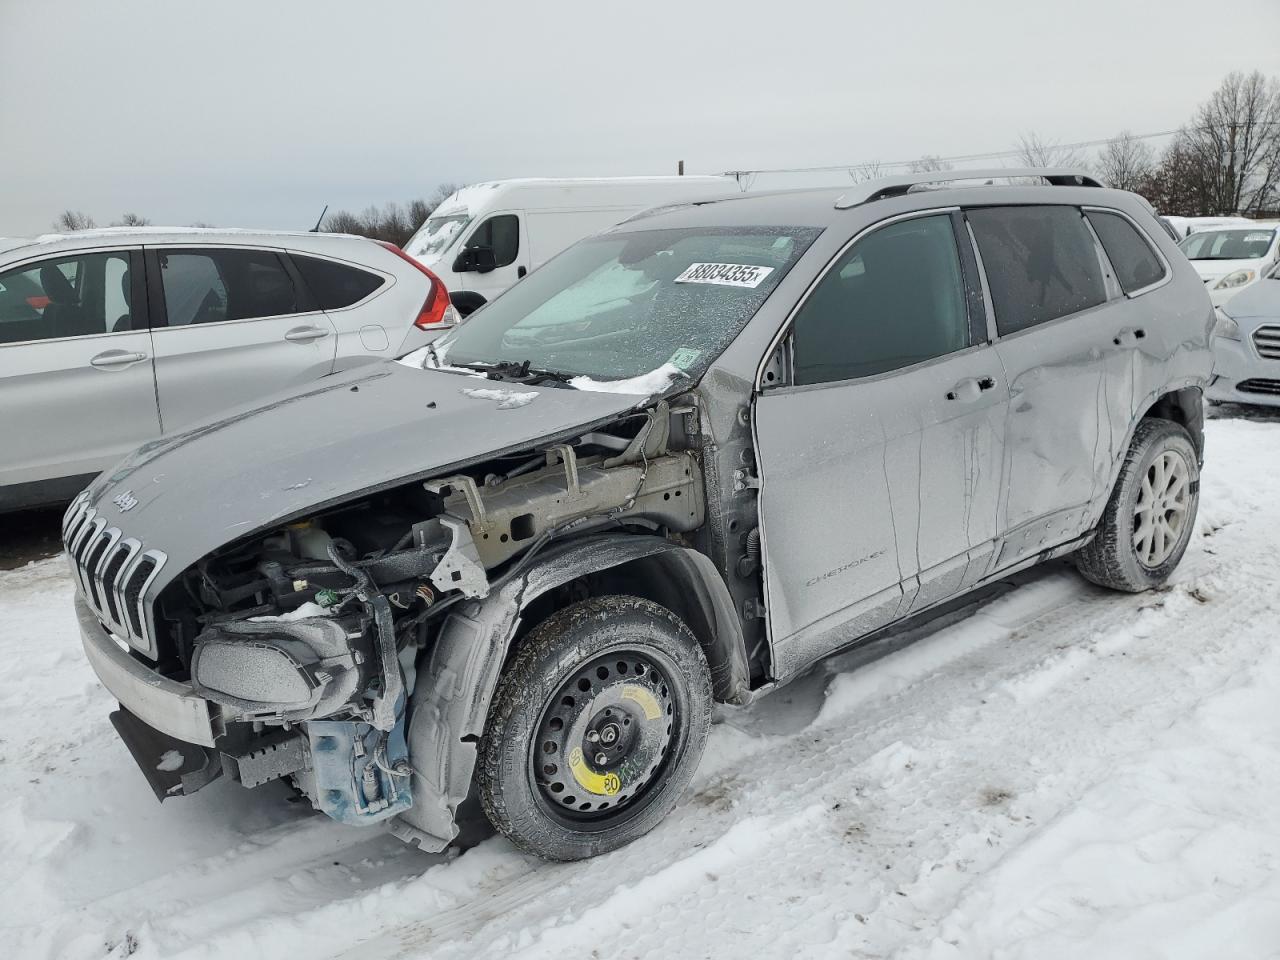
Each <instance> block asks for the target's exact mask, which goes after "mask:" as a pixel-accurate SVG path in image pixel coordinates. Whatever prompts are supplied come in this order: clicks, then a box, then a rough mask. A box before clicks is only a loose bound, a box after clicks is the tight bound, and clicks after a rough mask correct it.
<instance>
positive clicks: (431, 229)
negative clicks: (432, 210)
mask: <svg viewBox="0 0 1280 960" xmlns="http://www.w3.org/2000/svg"><path fill="white" fill-rule="evenodd" d="M470 222H471V218H470V217H469V216H467V215H466V214H465V213H459V214H456V215H454V216H451V217H428V218H427V219H426V221H425V222H424V223H423V224H422V226H420V227H419V228H418V232H417V233H415V234H414V235H413V236H412V237H410V238H409V242H408V243H406V244H405V245H404V252H405V253H407V254H409V256H411V257H414V258H416V259H418V260H423V259H426V258H431V259H434V258H436V257H438V256H440V255H441V254H442V253H444V252H445V251H446V250H448V249H449V247H450V246H452V244H453V241H455V240H457V239H458V237H459V235H460V234H461V233H462V229H463V227H465V226H466V225H467V224H468V223H470Z"/></svg>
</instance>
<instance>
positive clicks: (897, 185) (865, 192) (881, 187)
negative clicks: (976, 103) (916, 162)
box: [836, 167, 1102, 210]
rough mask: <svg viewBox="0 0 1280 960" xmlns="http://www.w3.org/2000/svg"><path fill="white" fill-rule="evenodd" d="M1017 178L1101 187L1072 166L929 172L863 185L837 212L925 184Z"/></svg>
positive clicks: (843, 200) (847, 195)
mask: <svg viewBox="0 0 1280 960" xmlns="http://www.w3.org/2000/svg"><path fill="white" fill-rule="evenodd" d="M1013 177H1018V178H1022V177H1035V178H1037V179H1040V180H1044V181H1045V182H1047V183H1051V184H1053V185H1054V186H1055V187H1101V186H1102V184H1101V183H1099V182H1098V181H1097V180H1096V179H1095V178H1094V177H1093V175H1092V174H1090V173H1089V172H1088V171H1087V170H1080V169H1075V168H1072V167H989V168H987V169H984V170H928V171H923V172H921V173H907V174H902V175H901V176H897V177H880V178H879V179H876V180H868V181H867V182H866V183H860V184H858V185H857V186H856V187H854V188H853V189H852V190H848V191H846V192H845V193H843V194H841V195H840V198H839V199H838V200H836V209H837V210H848V209H849V208H850V207H856V206H858V205H859V204H863V203H870V202H871V201H872V200H883V199H885V198H886V197H900V196H902V195H903V194H905V193H908V192H909V191H910V190H911V188H912V187H915V186H919V185H920V184H922V183H950V182H951V181H953V180H1008V179H1011V178H1013Z"/></svg>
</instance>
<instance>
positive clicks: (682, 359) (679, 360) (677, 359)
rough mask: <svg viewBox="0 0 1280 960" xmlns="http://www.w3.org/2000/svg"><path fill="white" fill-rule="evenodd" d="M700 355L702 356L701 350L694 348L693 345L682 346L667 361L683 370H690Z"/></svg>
mask: <svg viewBox="0 0 1280 960" xmlns="http://www.w3.org/2000/svg"><path fill="white" fill-rule="evenodd" d="M700 356H702V351H701V350H694V349H693V348H692V347H681V348H680V349H679V350H677V351H676V352H675V353H673V354H672V355H671V359H670V360H669V361H667V362H668V363H670V364H671V365H672V366H676V367H679V368H680V369H681V370H688V369H689V368H690V367H692V366H693V365H694V363H695V362H696V361H697V359H698V357H700Z"/></svg>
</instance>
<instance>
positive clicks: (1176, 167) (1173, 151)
mask: <svg viewBox="0 0 1280 960" xmlns="http://www.w3.org/2000/svg"><path fill="white" fill-rule="evenodd" d="M1208 182H1209V181H1208V177H1207V176H1206V172H1205V168H1204V165H1203V164H1202V163H1201V162H1200V160H1199V158H1198V157H1196V156H1195V154H1194V153H1193V152H1192V150H1191V149H1190V148H1189V147H1188V145H1187V142H1186V139H1185V137H1182V136H1179V137H1176V138H1175V139H1174V140H1173V141H1172V142H1171V143H1170V144H1169V145H1168V146H1167V147H1166V148H1165V151H1164V153H1163V154H1161V156H1160V162H1159V163H1158V164H1156V165H1155V166H1154V167H1153V168H1152V169H1151V172H1150V173H1148V174H1147V176H1146V177H1144V178H1142V180H1140V181H1139V183H1138V185H1137V187H1136V188H1135V192H1137V193H1140V194H1142V195H1143V196H1144V197H1146V198H1147V200H1148V201H1150V203H1151V205H1152V206H1153V207H1155V208H1156V210H1157V211H1159V212H1160V213H1163V214H1168V215H1172V216H1179V217H1203V216H1208V215H1210V214H1212V213H1214V212H1216V211H1214V209H1213V208H1212V207H1211V206H1210V200H1209V194H1210V191H1209V189H1208Z"/></svg>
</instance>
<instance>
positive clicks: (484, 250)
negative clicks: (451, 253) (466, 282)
mask: <svg viewBox="0 0 1280 960" xmlns="http://www.w3.org/2000/svg"><path fill="white" fill-rule="evenodd" d="M496 269H498V258H497V257H495V256H494V253H493V247H485V246H477V247H467V248H466V249H465V250H463V251H461V252H460V253H459V254H458V256H457V257H456V258H455V259H454V261H453V272H454V273H490V272H492V271H494V270H496Z"/></svg>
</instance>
